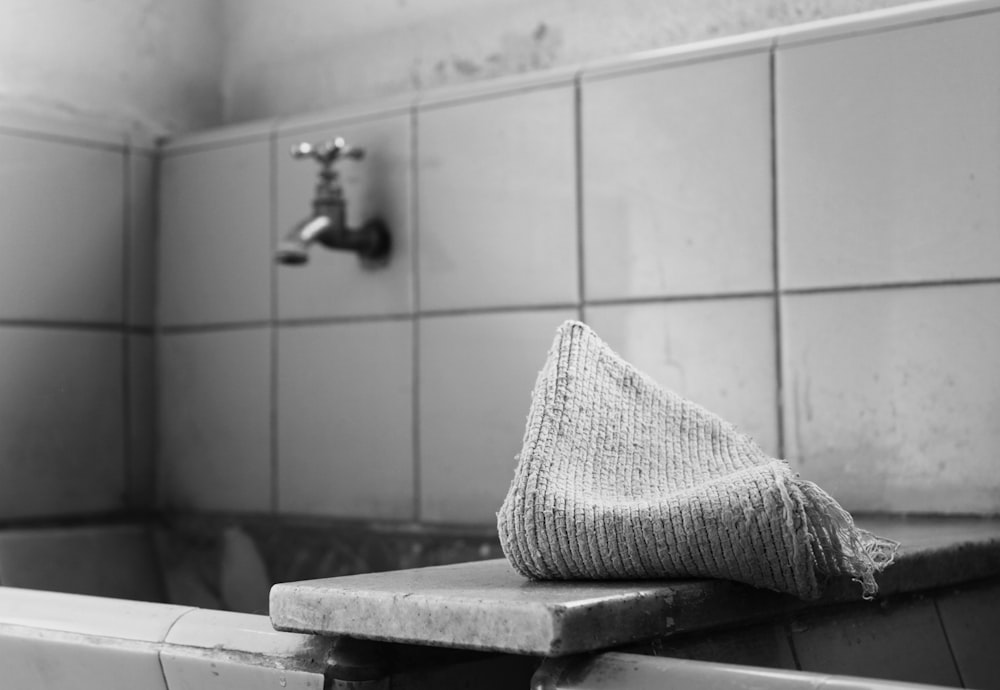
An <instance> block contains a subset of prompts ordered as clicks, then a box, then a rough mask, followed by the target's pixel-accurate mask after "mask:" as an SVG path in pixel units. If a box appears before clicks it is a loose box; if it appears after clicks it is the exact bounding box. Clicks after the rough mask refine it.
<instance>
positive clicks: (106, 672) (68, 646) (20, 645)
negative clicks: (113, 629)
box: [0, 625, 167, 690]
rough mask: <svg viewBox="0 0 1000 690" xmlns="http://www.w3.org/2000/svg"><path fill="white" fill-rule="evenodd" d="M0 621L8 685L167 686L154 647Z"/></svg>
mask: <svg viewBox="0 0 1000 690" xmlns="http://www.w3.org/2000/svg"><path fill="white" fill-rule="evenodd" d="M31 633H32V634H25V633H24V632H23V631H21V630H16V629H15V630H10V629H7V628H5V627H4V626H2V625H0V668H2V669H3V670H4V676H3V683H4V687H8V688H39V689H45V690H48V689H50V688H52V689H59V688H74V690H135V689H136V688H143V690H146V689H147V688H148V689H149V690H167V686H166V684H165V683H164V680H163V672H162V671H161V670H160V661H159V659H158V656H159V655H158V654H157V650H156V648H155V647H154V646H153V645H150V644H137V643H135V642H131V641H128V640H102V641H101V644H95V640H94V639H92V638H88V637H80V636H72V635H69V636H67V635H61V634H59V633H55V632H52V631H48V630H36V631H31Z"/></svg>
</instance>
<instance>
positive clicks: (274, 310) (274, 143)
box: [267, 128, 280, 513]
mask: <svg viewBox="0 0 1000 690" xmlns="http://www.w3.org/2000/svg"><path fill="white" fill-rule="evenodd" d="M268 144H269V149H270V150H269V152H268V153H269V154H270V155H269V158H270V166H269V170H268V174H269V180H268V182H269V190H268V191H269V194H270V209H269V211H270V214H269V215H270V218H269V224H268V235H267V241H268V248H269V249H270V248H272V247H274V246H275V242H276V241H277V236H278V215H277V214H278V133H277V130H276V129H275V128H272V129H271V131H270V134H269V138H268ZM268 256H269V257H270V256H271V252H270V251H269V252H268ZM277 269H278V265H277V263H276V262H275V261H274V260H273V259H271V261H270V262H269V264H268V272H269V273H268V275H269V277H270V286H269V287H270V293H271V305H270V308H271V314H270V316H271V318H270V333H269V336H270V340H271V352H270V366H271V371H270V376H269V378H268V386H269V390H268V396H269V398H270V408H269V416H268V422H269V424H270V426H271V428H270V431H271V433H270V447H269V449H268V450H269V454H270V461H271V468H270V469H271V496H270V501H271V512H272V513H277V512H278V495H279V491H278V490H279V488H280V487H279V486H278V481H279V471H278V470H279V457H278V446H279V443H278V441H279V438H278V433H279V431H278V359H279V357H278V354H279V353H278V347H279V341H280V338H279V337H278V335H279V331H278V270H277Z"/></svg>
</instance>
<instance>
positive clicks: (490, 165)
mask: <svg viewBox="0 0 1000 690" xmlns="http://www.w3.org/2000/svg"><path fill="white" fill-rule="evenodd" d="M417 129H418V135H417V137H418V147H419V165H418V190H419V198H420V201H419V211H418V213H419V222H418V228H419V232H420V241H419V246H418V267H419V268H418V270H419V271H420V300H421V304H420V307H421V308H422V309H452V308H466V307H488V306H520V305H543V304H557V303H567V302H575V301H576V300H577V297H578V295H577V292H578V289H577V267H576V255H577V241H576V209H575V201H574V196H575V192H574V189H575V187H574V185H575V182H574V179H575V177H574V175H575V173H574V150H573V146H574V144H573V141H574V134H573V90H572V88H571V87H569V86H566V87H561V88H551V89H545V90H541V91H530V92H526V93H519V94H515V95H511V96H506V97H503V98H491V99H488V100H483V101H477V102H472V103H463V104H458V105H449V106H447V107H441V108H432V109H428V110H421V111H420V112H419V113H418V116H417Z"/></svg>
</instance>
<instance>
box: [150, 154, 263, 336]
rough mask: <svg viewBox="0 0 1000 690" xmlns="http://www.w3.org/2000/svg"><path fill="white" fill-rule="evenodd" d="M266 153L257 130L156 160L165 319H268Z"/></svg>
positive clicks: (166, 322)
mask: <svg viewBox="0 0 1000 690" xmlns="http://www.w3.org/2000/svg"><path fill="white" fill-rule="evenodd" d="M270 151H271V149H270V141H269V140H268V139H267V138H266V137H263V136H261V137H260V138H258V139H255V140H252V141H249V142H243V143H239V144H233V145H229V146H225V147H219V148H210V149H204V150H195V151H191V152H185V153H177V154H174V155H169V156H166V157H165V158H164V159H163V160H162V161H161V164H160V166H161V167H160V170H161V183H160V208H161V215H160V241H159V252H160V255H159V264H160V270H159V276H160V280H159V318H160V323H161V324H162V325H165V326H177V325H189V324H206V323H232V322H247V321H251V322H252V321H263V320H266V319H269V318H270V316H271V256H272V253H273V247H272V242H271V207H270V196H271V186H270V185H271V173H270V165H271V153H270Z"/></svg>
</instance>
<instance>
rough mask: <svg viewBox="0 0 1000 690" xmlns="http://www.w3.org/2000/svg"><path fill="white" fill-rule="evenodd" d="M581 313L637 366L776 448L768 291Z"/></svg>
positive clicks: (775, 383) (773, 452) (769, 447)
mask: <svg viewBox="0 0 1000 690" xmlns="http://www.w3.org/2000/svg"><path fill="white" fill-rule="evenodd" d="M586 317H587V322H588V323H589V324H590V326H591V327H592V328H593V329H594V330H595V331H596V332H597V333H598V334H599V335H600V336H601V338H603V339H604V340H605V341H606V342H607V343H608V344H609V345H611V347H612V348H613V349H615V350H616V351H617V352H618V353H619V354H620V355H621V356H622V357H624V358H625V359H626V360H628V361H629V362H631V363H632V364H633V365H635V366H636V367H637V368H638V369H640V370H641V371H643V372H645V373H646V374H648V375H649V376H651V377H652V378H653V379H655V380H656V381H657V382H659V383H660V384H661V385H663V386H664V387H666V388H669V389H671V390H673V391H674V392H676V393H678V394H680V395H683V396H684V397H686V398H688V399H689V400H693V401H694V402H696V403H698V404H699V405H702V406H703V407H705V408H707V409H708V410H711V411H712V412H714V413H716V414H717V415H719V416H720V417H722V418H723V419H725V420H726V421H728V422H731V423H733V424H735V425H736V426H737V427H739V428H740V430H742V431H743V432H745V433H747V434H749V435H750V436H751V437H753V439H754V440H755V441H757V443H758V445H760V446H761V448H762V449H763V450H764V452H766V453H768V454H770V455H771V456H777V455H778V452H779V451H778V404H777V396H778V380H777V354H776V352H775V326H774V299H773V298H771V297H760V298H747V299H729V300H695V301H691V302H668V303H664V304H631V305H618V306H592V307H587V309H586Z"/></svg>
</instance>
